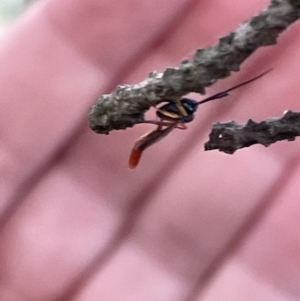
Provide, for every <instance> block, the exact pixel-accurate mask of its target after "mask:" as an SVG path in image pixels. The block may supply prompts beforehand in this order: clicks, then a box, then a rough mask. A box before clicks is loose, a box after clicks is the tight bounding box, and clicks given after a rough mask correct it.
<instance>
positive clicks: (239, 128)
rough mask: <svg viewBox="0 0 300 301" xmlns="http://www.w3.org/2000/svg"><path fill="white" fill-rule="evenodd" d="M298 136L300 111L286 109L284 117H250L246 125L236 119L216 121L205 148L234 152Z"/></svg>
mask: <svg viewBox="0 0 300 301" xmlns="http://www.w3.org/2000/svg"><path fill="white" fill-rule="evenodd" d="M297 136H300V113H297V112H292V111H286V112H285V113H284V115H283V116H282V117H279V118H270V119H266V120H265V121H262V122H254V121H253V120H251V119H250V120H249V121H248V122H247V124H245V125H240V124H237V123H236V122H235V121H230V122H226V123H219V122H218V123H215V124H214V125H213V129H212V131H211V133H210V134H209V141H208V142H206V143H205V146H204V148H205V150H213V149H218V150H219V151H220V152H224V153H227V154H233V153H234V152H235V151H237V150H238V149H240V148H244V147H248V146H251V145H253V144H262V145H264V146H266V147H267V146H269V145H270V144H272V143H275V142H277V141H281V140H288V141H293V140H295V139H296V137H297Z"/></svg>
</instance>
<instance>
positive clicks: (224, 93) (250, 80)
mask: <svg viewBox="0 0 300 301" xmlns="http://www.w3.org/2000/svg"><path fill="white" fill-rule="evenodd" d="M272 70H273V68H270V69H268V70H267V71H264V72H263V73H261V74H259V75H257V76H256V77H253V78H251V79H249V80H247V81H245V82H243V83H241V84H238V85H236V86H233V87H231V88H229V89H227V90H224V91H222V92H219V93H217V94H214V95H212V96H209V97H208V98H205V99H203V100H201V101H199V102H198V103H197V106H198V105H200V104H202V103H205V102H209V101H211V100H214V99H219V98H223V97H226V96H228V95H229V92H230V91H233V90H235V89H237V88H239V87H242V86H244V85H247V84H249V83H251V82H253V81H255V80H257V79H259V78H260V77H262V76H264V75H266V74H267V73H269V72H270V71H272Z"/></svg>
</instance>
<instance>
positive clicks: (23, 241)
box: [0, 0, 300, 301]
mask: <svg viewBox="0 0 300 301" xmlns="http://www.w3.org/2000/svg"><path fill="white" fill-rule="evenodd" d="M268 3H269V2H268V1H266V0H252V1H247V2H246V1H240V2H237V1H234V0H222V1H221V0H202V1H196V0H166V1H158V0H151V1H150V0H126V1H112V0H110V1H106V0H101V1H100V0H98V1H96V0H85V1H83V0H81V1H80V0H65V1H61V0H48V1H46V0H45V1H41V2H39V3H37V4H35V5H34V6H32V8H31V9H29V10H28V11H27V12H26V13H25V14H24V15H23V16H22V17H21V18H20V19H19V20H18V21H17V22H15V24H13V25H12V26H11V27H10V29H8V30H7V31H6V32H5V34H4V35H2V37H1V40H0V139H1V140H0V141H1V143H0V296H1V298H0V299H1V301H17V300H20V301H21V300H22V301H27V300H28V301H35V300H37V301H38V300H43V301H46V300H57V301H63V300H76V301H87V300H88V301H93V300H95V301H96V300H97V301H98V300H101V301H115V300H116V301H117V300H122V301H135V300H139V301H148V300H152V301H153V300H154V301H168V300H170V301H171V300H172V301H177V300H178V301H179V300H180V301H181V300H197V301H204V300H205V301H212V300H222V301H224V300H225V301H226V300H228V301H229V300H230V301H235V300H253V301H254V300H255V301H257V300H272V301H274V300H275V301H277V300H299V299H300V285H299V283H300V235H299V227H300V218H299V217H300V201H299V196H300V189H299V180H300V165H299V149H300V142H299V141H300V140H296V141H295V142H280V143H277V144H275V145H272V146H270V147H269V148H264V147H263V146H260V145H256V146H253V147H250V148H246V149H243V150H239V151H238V152H236V153H235V154H234V155H232V156H231V155H226V154H223V153H220V152H217V151H211V152H204V150H203V145H204V142H205V141H207V139H208V133H209V129H210V127H211V125H212V123H213V122H216V121H228V120H230V119H234V120H236V121H238V122H246V121H247V120H248V119H249V118H252V119H254V120H256V121H260V120H262V119H264V118H268V117H272V116H281V115H282V114H283V111H284V110H286V109H292V110H295V111H299V110H300V101H299V95H300V85H299V77H300V68H299V65H300V55H299V48H300V35H299V29H300V27H299V26H300V24H299V23H296V24H294V25H293V26H292V27H290V28H289V29H288V30H287V31H286V32H284V33H283V34H282V35H281V36H280V39H279V43H278V45H276V46H272V47H266V48H263V49H260V50H259V51H257V52H256V53H255V54H254V55H252V56H251V58H250V59H248V60H247V61H246V62H245V63H244V64H243V65H242V69H241V71H240V72H238V73H235V74H233V75H232V76H231V77H230V78H227V79H226V80H222V81H219V82H218V83H217V84H216V85H214V86H213V87H211V88H210V89H208V90H207V93H210V94H211V93H214V92H217V91H219V90H221V89H223V88H228V87H230V86H232V85H234V84H236V83H239V82H242V81H244V80H246V79H249V78H251V77H253V76H255V75H258V74H259V73H261V72H262V71H265V70H267V69H269V68H270V67H273V68H274V70H273V71H272V72H271V73H269V74H268V75H266V76H265V77H263V78H261V79H259V80H258V81H256V82H254V83H252V84H250V85H249V86H246V87H243V88H241V89H239V90H236V91H234V92H233V93H232V94H231V96H230V97H229V98H227V99H224V100H222V101H217V102H214V103H213V102H212V103H210V104H206V105H203V107H201V108H200V109H199V110H198V112H197V114H196V119H195V121H194V122H193V123H191V124H189V129H188V130H187V131H179V130H178V131H174V132H173V133H172V134H171V135H169V136H168V137H166V138H165V139H164V140H162V141H161V142H160V143H158V144H156V145H154V146H153V147H151V148H149V149H148V150H147V151H146V152H145V154H144V155H143V158H142V161H141V163H140V165H139V166H138V168H137V169H136V170H134V171H130V170H129V169H128V166H127V161H128V156H129V153H130V149H131V147H132V145H133V143H134V141H135V140H136V139H137V138H138V137H139V136H140V135H142V134H144V133H145V132H147V131H149V130H150V129H151V128H152V126H151V125H140V126H136V127H134V128H133V129H127V130H126V131H118V132H112V133H111V134H110V135H109V136H105V135H97V134H95V133H94V132H92V131H91V130H90V129H89V128H88V119H87V114H88V113H87V112H88V110H89V108H90V106H91V105H92V104H93V103H94V102H95V101H96V99H97V97H98V96H99V95H101V94H102V93H109V92H111V91H112V90H113V89H114V87H115V86H116V85H117V84H120V83H127V84H130V83H137V82H139V81H141V80H143V79H144V78H145V77H146V76H147V75H148V73H149V72H151V71H153V70H159V71H162V70H163V69H164V68H166V67H167V66H174V65H176V64H178V63H179V62H180V61H181V60H182V59H183V58H184V57H187V56H190V55H192V54H193V51H194V50H195V49H196V48H197V47H208V46H210V45H212V44H214V43H216V41H217V39H218V38H219V37H221V36H224V35H226V34H228V33H229V32H230V31H232V30H234V29H235V28H236V27H237V26H238V25H239V24H240V23H241V22H242V21H244V20H247V19H248V18H250V17H251V16H253V15H254V14H256V13H258V12H259V11H260V10H261V9H263V8H264V7H266V6H267V5H268ZM192 97H195V98H197V99H201V98H202V97H203V96H200V95H192Z"/></svg>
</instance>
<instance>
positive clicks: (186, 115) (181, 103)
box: [129, 69, 272, 169]
mask: <svg viewBox="0 0 300 301" xmlns="http://www.w3.org/2000/svg"><path fill="white" fill-rule="evenodd" d="M271 70H272V69H269V70H267V71H265V72H263V73H261V74H260V75H258V76H256V77H254V78H252V79H249V80H247V81H245V82H243V83H241V84H238V85H236V86H233V87H231V88H229V89H227V90H224V91H221V92H219V93H217V94H214V95H212V96H209V97H207V98H205V99H203V100H201V101H196V100H194V99H191V98H181V99H180V100H178V101H172V100H170V101H168V102H167V103H166V104H164V105H162V106H161V107H159V108H156V115H157V117H158V118H159V120H145V121H143V122H141V123H150V124H155V125H157V127H156V128H155V129H154V130H152V131H150V132H148V133H147V134H145V135H143V136H142V137H140V138H139V139H138V140H137V141H136V142H135V144H134V146H133V148H132V150H131V154H130V157H129V168H130V169H134V168H135V167H136V166H137V165H138V163H139V161H140V158H141V156H142V153H143V151H144V150H145V149H147V148H148V147H150V146H151V145H152V144H154V143H156V142H158V141H160V140H161V139H162V138H164V137H165V136H167V135H168V134H169V133H170V132H171V131H172V130H173V129H175V128H179V129H187V127H186V125H185V123H189V122H191V121H192V120H193V119H194V117H195V116H194V113H195V112H196V111H197V109H198V106H199V105H200V104H203V103H206V102H209V101H211V100H214V99H219V98H223V97H226V96H228V95H229V92H230V91H233V90H235V89H237V88H239V87H242V86H244V85H246V84H249V83H251V82H253V81H255V80H257V79H259V78H260V77H262V76H264V75H265V74H266V73H268V72H270V71H271Z"/></svg>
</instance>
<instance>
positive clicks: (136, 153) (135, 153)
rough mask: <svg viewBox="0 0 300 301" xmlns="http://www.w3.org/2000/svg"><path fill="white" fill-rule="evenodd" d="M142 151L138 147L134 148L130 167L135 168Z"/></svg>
mask: <svg viewBox="0 0 300 301" xmlns="http://www.w3.org/2000/svg"><path fill="white" fill-rule="evenodd" d="M142 153H143V152H142V151H141V150H140V149H138V148H133V149H132V151H131V153H130V156H129V162H128V163H129V168H130V169H135V168H136V167H137V165H138V164H139V162H140V159H141V156H142Z"/></svg>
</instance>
